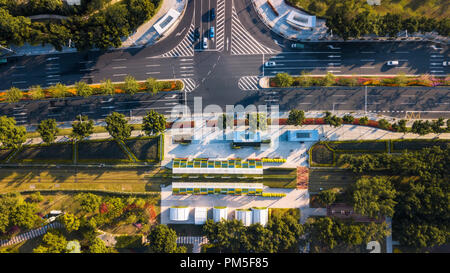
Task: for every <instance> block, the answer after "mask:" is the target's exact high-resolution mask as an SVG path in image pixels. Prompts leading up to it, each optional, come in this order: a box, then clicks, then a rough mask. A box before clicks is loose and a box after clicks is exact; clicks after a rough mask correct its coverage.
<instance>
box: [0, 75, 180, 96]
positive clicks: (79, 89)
mask: <svg viewBox="0 0 450 273" xmlns="http://www.w3.org/2000/svg"><path fill="white" fill-rule="evenodd" d="M182 88H183V83H182V82H181V81H178V80H177V81H158V80H156V79H154V78H148V79H147V80H146V81H136V79H135V78H134V77H132V76H127V77H126V78H125V81H124V82H123V83H113V82H111V80H109V79H107V80H104V81H102V83H101V84H91V85H89V84H87V83H85V82H83V81H80V82H77V83H75V84H74V85H71V86H66V85H64V84H61V83H57V84H56V85H53V86H50V87H48V88H44V89H43V88H41V87H40V86H38V85H37V86H31V87H30V88H29V89H28V90H20V89H18V88H16V87H11V88H10V89H8V90H6V91H4V92H0V102H2V101H3V102H10V103H11V102H19V101H21V100H40V99H50V98H66V97H76V96H78V97H85V98H87V97H90V96H93V95H109V96H112V95H115V94H129V95H134V94H136V93H150V94H156V93H158V92H162V91H179V90H181V89H182Z"/></svg>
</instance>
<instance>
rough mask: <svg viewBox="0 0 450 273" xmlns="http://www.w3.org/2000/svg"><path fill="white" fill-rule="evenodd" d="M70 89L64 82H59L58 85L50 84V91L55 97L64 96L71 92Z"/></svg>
mask: <svg viewBox="0 0 450 273" xmlns="http://www.w3.org/2000/svg"><path fill="white" fill-rule="evenodd" d="M68 90H69V89H68V88H67V86H65V85H64V84H62V83H57V84H56V85H53V86H50V87H49V88H48V92H49V93H50V95H51V96H52V97H54V98H64V97H66V96H67V94H68V93H69V91H68Z"/></svg>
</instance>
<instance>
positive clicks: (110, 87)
mask: <svg viewBox="0 0 450 273" xmlns="http://www.w3.org/2000/svg"><path fill="white" fill-rule="evenodd" d="M100 92H101V93H102V94H104V95H114V94H115V93H116V88H115V87H114V84H113V83H112V82H111V80H109V79H108V80H104V81H102V84H101V85H100Z"/></svg>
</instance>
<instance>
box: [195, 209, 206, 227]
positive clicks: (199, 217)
mask: <svg viewBox="0 0 450 273" xmlns="http://www.w3.org/2000/svg"><path fill="white" fill-rule="evenodd" d="M207 219H208V208H195V211H194V224H196V225H203V224H204V223H206V220H207Z"/></svg>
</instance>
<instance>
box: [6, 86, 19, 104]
mask: <svg viewBox="0 0 450 273" xmlns="http://www.w3.org/2000/svg"><path fill="white" fill-rule="evenodd" d="M22 98H23V93H22V91H20V89H19V88H16V87H11V89H9V90H7V91H6V101H7V102H18V101H20V100H21V99H22Z"/></svg>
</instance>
